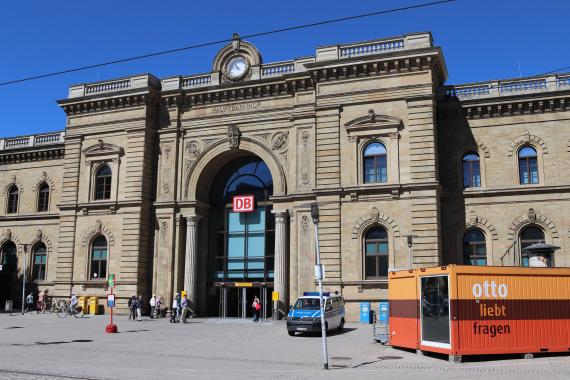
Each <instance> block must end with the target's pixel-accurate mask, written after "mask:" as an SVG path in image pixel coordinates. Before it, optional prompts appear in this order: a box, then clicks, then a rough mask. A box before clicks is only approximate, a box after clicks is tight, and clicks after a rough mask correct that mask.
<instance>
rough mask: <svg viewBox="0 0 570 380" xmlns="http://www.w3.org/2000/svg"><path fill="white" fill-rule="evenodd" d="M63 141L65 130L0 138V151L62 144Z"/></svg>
mask: <svg viewBox="0 0 570 380" xmlns="http://www.w3.org/2000/svg"><path fill="white" fill-rule="evenodd" d="M64 141H65V132H55V133H47V134H43V135H31V136H20V137H8V138H4V139H0V151H4V150H10V149H23V148H33V147H37V146H46V145H56V144H63V143H64Z"/></svg>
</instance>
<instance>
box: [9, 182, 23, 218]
mask: <svg viewBox="0 0 570 380" xmlns="http://www.w3.org/2000/svg"><path fill="white" fill-rule="evenodd" d="M19 201H20V190H19V189H18V186H16V185H12V186H11V187H10V189H8V205H7V213H8V214H16V213H17V212H18V202H19Z"/></svg>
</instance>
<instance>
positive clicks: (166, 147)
mask: <svg viewBox="0 0 570 380" xmlns="http://www.w3.org/2000/svg"><path fill="white" fill-rule="evenodd" d="M162 152H163V153H164V158H165V159H166V160H170V152H172V146H171V145H170V144H163V145H162Z"/></svg>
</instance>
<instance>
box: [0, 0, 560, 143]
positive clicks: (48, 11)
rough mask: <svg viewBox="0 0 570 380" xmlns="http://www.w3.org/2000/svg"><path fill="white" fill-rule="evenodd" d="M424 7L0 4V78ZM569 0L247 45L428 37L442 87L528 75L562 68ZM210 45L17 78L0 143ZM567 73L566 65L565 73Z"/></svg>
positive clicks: (422, 16)
mask: <svg viewBox="0 0 570 380" xmlns="http://www.w3.org/2000/svg"><path fill="white" fill-rule="evenodd" d="M421 2H427V0H399V1H397V0H384V1H372V0H352V1H346V0H344V1H339V0H287V1H257V2H248V1H243V0H242V1H238V0H233V1H226V0H219V1H211V0H210V1H202V0H192V1H185V2H184V1H173V0H161V1H156V0H153V1H150V0H137V1H126V0H123V1H121V0H98V1H69V0H67V1H63V0H51V1H45V0H43V1H40V0H36V1H26V0H20V1H3V2H2V4H0V20H1V21H0V35H1V36H2V39H1V40H0V44H1V50H0V51H1V53H0V82H4V81H8V80H13V79H18V78H21V77H27V76H31V75H38V74H43V73H47V72H52V71H59V70H62V69H67V68H73V67H78V66H84V65H89V64H93V63H98V62H104V61H108V60H115V59H121V58H125V57H129V56H133V55H139V54H144V53H149V52H154V51H159V50H165V49H172V48H177V47H182V46H187V45H192V44H196V43H202V42H208V41H214V40H219V39H224V38H229V37H231V34H232V33H233V32H238V33H239V34H241V35H247V34H250V33H256V32H262V31H267V30H271V29H276V28H281V27H288V26H293V25H297V24H304V23H310V22H315V21H319V20H325V19H330V18H338V17H345V16H349V15H355V14H360V13H367V12H373V11H377V10H383V9H389V8H395V7H401V6H405V5H411V4H417V3H421ZM569 13H570V1H568V0H543V1H542V2H536V1H530V0H518V1H515V0H494V1H490V0H458V1H457V2H455V3H449V4H444V5H437V6H433V7H430V8H421V9H417V10H412V11H405V12H401V13H393V14H388V15H382V16H376V17H371V18H367V19H360V20H356V21H348V22H342V23H337V24H332V25H326V26H321V27H316V28H310V29H303V30H299V31H293V32H285V33H281V34H276V35H271V36H266V37H259V38H256V39H253V40H250V42H252V43H253V44H255V45H256V46H257V47H258V49H259V50H260V52H261V54H262V56H263V59H264V62H273V61H280V60H286V59H291V58H295V57H301V56H307V55H314V52H315V48H316V47H317V46H320V45H327V44H335V43H346V42H353V41H359V40H367V39H373V38H381V37H390V36H396V35H401V34H404V33H409V32H419V31H431V32H432V33H433V36H434V41H435V44H437V45H439V46H442V48H443V53H444V56H445V59H446V62H447V67H448V70H449V79H448V83H464V82H473V81H482V80H490V79H498V78H511V77H518V76H519V66H520V73H522V75H523V76H528V75H536V74H539V73H543V72H546V71H550V70H553V69H557V68H559V67H564V66H570V50H569V49H568V42H567V37H568V34H569V32H570V28H569V21H568V14H569ZM220 47H221V46H212V47H207V48H201V49H195V50H189V51H185V52H181V53H176V54H170V55H166V56H161V57H155V58H149V59H144V60H140V61H136V62H130V63H124V64H119V65H114V66H109V67H104V68H99V69H92V70H87V71H82V72H77V73H73V74H68V75H62V76H58V77H53V78H48V79H40V80H35V81H31V82H26V83H20V84H14V85H7V86H0V114H1V115H2V118H1V119H0V136H14V135H22V134H33V133H41V132H47V131H55V130H63V129H64V128H65V114H64V112H63V111H62V110H61V109H60V108H59V107H58V106H57V104H56V100H58V99H62V98H65V97H66V96H67V89H68V86H69V85H70V84H74V83H83V82H92V81H97V80H104V79H109V78H114V77H120V76H127V75H132V74H136V73H144V72H150V73H152V74H154V75H156V76H158V77H166V76H171V75H178V74H182V75H187V74H194V73H201V72H209V71H210V68H211V63H212V59H213V57H214V55H215V54H216V52H217V50H218V49H219V48H220ZM569 71H570V70H569Z"/></svg>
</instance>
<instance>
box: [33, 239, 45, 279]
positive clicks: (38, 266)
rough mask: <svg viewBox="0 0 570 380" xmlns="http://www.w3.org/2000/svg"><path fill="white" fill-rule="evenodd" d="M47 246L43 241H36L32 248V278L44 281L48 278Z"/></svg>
mask: <svg viewBox="0 0 570 380" xmlns="http://www.w3.org/2000/svg"><path fill="white" fill-rule="evenodd" d="M46 267H47V248H46V245H45V244H44V243H42V242H39V243H36V245H34V247H33V248H32V279H33V280H34V281H44V280H45V279H46Z"/></svg>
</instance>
